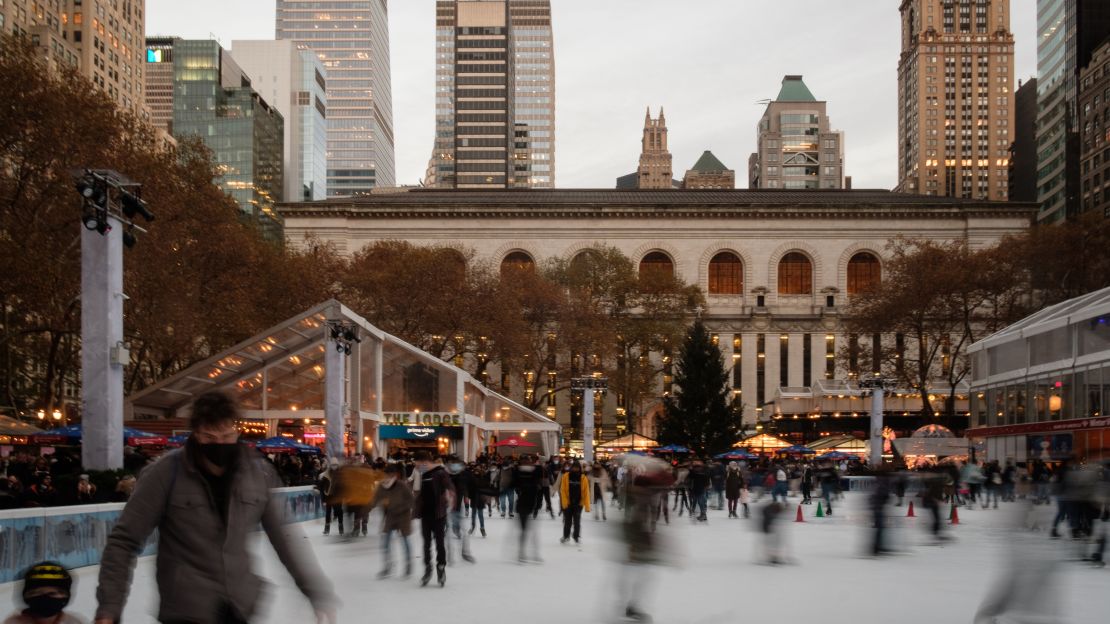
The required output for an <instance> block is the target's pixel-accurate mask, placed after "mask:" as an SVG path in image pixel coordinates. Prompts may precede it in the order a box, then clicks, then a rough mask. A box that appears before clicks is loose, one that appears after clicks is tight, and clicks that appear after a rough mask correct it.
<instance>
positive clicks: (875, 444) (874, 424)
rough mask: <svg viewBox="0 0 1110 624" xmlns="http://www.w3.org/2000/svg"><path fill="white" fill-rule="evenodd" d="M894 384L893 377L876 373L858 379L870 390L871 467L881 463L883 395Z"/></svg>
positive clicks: (861, 386) (865, 388) (860, 385)
mask: <svg viewBox="0 0 1110 624" xmlns="http://www.w3.org/2000/svg"><path fill="white" fill-rule="evenodd" d="M894 385H895V382H894V380H893V379H888V378H886V377H882V376H880V375H879V374H878V373H875V376H874V377H865V378H863V379H860V381H859V387H860V388H861V389H864V390H871V457H870V460H869V461H870V464H871V467H872V468H875V467H878V466H880V465H882V463H883V395H884V394H885V393H886V390H887V389H889V388H893V387H894Z"/></svg>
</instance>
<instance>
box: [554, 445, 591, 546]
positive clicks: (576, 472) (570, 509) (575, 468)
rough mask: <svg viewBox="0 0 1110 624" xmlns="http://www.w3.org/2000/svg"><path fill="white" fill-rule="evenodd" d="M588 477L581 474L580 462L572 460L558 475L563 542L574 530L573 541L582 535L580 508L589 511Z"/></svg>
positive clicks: (575, 541) (576, 541)
mask: <svg viewBox="0 0 1110 624" xmlns="http://www.w3.org/2000/svg"><path fill="white" fill-rule="evenodd" d="M590 491H591V488H590V478H589V477H587V476H586V475H584V474H582V464H579V463H578V462H574V463H573V464H571V466H570V470H569V471H567V472H564V473H563V474H562V476H561V477H559V500H560V501H561V502H562V505H563V539H562V540H560V541H561V543H563V544H565V543H567V541H568V540H570V538H571V531H572V529H573V532H574V543H575V544H577V543H578V542H579V538H581V537H582V509H583V508H584V509H585V510H586V511H587V512H589V511H590Z"/></svg>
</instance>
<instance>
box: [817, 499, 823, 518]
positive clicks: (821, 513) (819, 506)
mask: <svg viewBox="0 0 1110 624" xmlns="http://www.w3.org/2000/svg"><path fill="white" fill-rule="evenodd" d="M816 517H817V518H824V517H825V512H824V511H821V501H817V514H816Z"/></svg>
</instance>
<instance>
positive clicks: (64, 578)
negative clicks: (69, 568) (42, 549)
mask: <svg viewBox="0 0 1110 624" xmlns="http://www.w3.org/2000/svg"><path fill="white" fill-rule="evenodd" d="M72 589H73V578H72V577H70V575H69V572H66V569H65V568H63V567H62V566H61V565H60V564H57V563H54V562H52V561H44V562H42V563H36V564H35V565H33V566H31V568H30V569H29V570H27V573H26V574H24V575H23V602H25V603H26V604H27V608H26V609H24V610H23V611H22V612H20V613H17V614H15V615H13V616H11V617H9V618H8V619H6V620H4V624H85V620H82V619H80V618H77V617H74V616H72V615H69V614H67V613H65V612H64V609H65V608H66V605H68V604H69V598H70V591H71V590H72Z"/></svg>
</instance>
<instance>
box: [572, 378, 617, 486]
mask: <svg viewBox="0 0 1110 624" xmlns="http://www.w3.org/2000/svg"><path fill="white" fill-rule="evenodd" d="M608 388H609V380H608V379H607V378H605V377H575V378H574V379H571V380H570V390H571V392H581V393H582V429H583V431H582V459H583V461H585V462H586V464H587V465H589V464H592V463H593V461H594V392H597V391H601V392H605V391H606V390H607V389H608Z"/></svg>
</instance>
